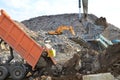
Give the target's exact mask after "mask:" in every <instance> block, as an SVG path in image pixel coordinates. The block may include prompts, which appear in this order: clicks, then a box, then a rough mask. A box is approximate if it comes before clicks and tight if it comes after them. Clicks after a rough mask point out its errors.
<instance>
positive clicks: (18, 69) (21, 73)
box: [10, 66, 25, 80]
mask: <svg viewBox="0 0 120 80" xmlns="http://www.w3.org/2000/svg"><path fill="white" fill-rule="evenodd" d="M10 75H11V77H12V79H13V80H22V79H23V78H24V77H25V70H24V68H23V67H22V66H13V67H12V68H11V70H10Z"/></svg>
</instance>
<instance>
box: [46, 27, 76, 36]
mask: <svg viewBox="0 0 120 80" xmlns="http://www.w3.org/2000/svg"><path fill="white" fill-rule="evenodd" d="M64 30H69V31H70V32H71V33H72V35H75V32H74V29H73V27H72V26H59V27H58V28H57V29H56V30H55V31H49V32H48V34H50V35H60V34H62V32H63V31H64Z"/></svg>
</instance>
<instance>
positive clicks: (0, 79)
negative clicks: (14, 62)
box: [0, 66, 8, 80]
mask: <svg viewBox="0 0 120 80" xmlns="http://www.w3.org/2000/svg"><path fill="white" fill-rule="evenodd" d="M7 75H8V70H7V68H6V67H5V66H0V80H4V79H5V78H6V77H7Z"/></svg>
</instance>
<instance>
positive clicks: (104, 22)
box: [95, 17, 108, 28]
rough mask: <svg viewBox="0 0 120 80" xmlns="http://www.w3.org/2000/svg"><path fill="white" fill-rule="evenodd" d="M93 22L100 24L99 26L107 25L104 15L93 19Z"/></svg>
mask: <svg viewBox="0 0 120 80" xmlns="http://www.w3.org/2000/svg"><path fill="white" fill-rule="evenodd" d="M95 24H96V25H100V26H105V28H107V27H108V23H107V20H106V18H105V17H100V18H97V19H96V20H95Z"/></svg>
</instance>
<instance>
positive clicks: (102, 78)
mask: <svg viewBox="0 0 120 80" xmlns="http://www.w3.org/2000/svg"><path fill="white" fill-rule="evenodd" d="M83 80H115V78H114V76H113V75H112V74H111V73H100V74H91V75H84V76H83Z"/></svg>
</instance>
